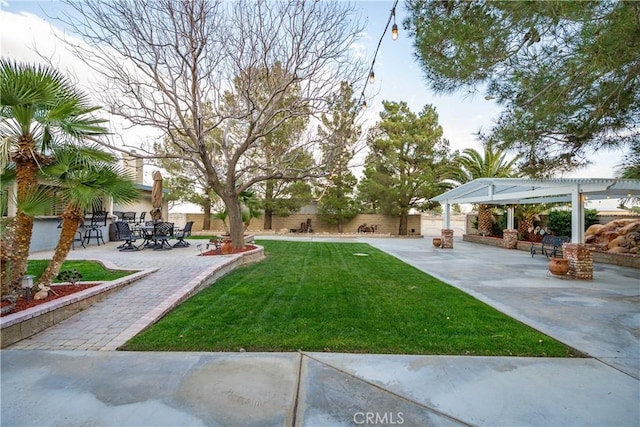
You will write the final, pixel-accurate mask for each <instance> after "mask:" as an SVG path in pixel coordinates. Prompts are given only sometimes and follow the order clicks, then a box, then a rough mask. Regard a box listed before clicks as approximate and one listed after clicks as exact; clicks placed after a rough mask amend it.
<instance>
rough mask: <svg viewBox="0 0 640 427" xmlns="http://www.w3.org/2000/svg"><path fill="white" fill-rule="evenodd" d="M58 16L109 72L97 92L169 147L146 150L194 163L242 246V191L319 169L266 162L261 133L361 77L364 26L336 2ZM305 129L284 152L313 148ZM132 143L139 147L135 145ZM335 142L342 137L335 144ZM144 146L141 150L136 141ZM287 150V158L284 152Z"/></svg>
mask: <svg viewBox="0 0 640 427" xmlns="http://www.w3.org/2000/svg"><path fill="white" fill-rule="evenodd" d="M68 4H69V6H70V7H72V8H73V9H75V12H74V13H73V14H68V15H66V16H65V17H63V18H61V19H62V20H64V21H65V23H66V24H67V26H68V27H70V28H72V29H73V31H74V32H75V33H77V34H79V35H80V36H81V37H82V39H83V40H84V42H85V43H86V45H74V46H72V48H73V49H74V51H75V54H76V55H78V56H79V57H81V58H82V59H83V60H84V62H85V63H87V64H88V65H89V66H91V67H92V68H93V69H95V70H96V71H97V72H98V73H99V74H100V75H101V76H102V77H103V79H104V82H105V86H104V87H103V88H101V89H102V90H101V92H102V94H103V97H104V99H103V101H104V102H105V103H106V104H107V105H108V106H109V108H110V110H111V112H112V113H113V114H116V115H118V116H122V117H125V118H126V119H128V120H129V121H130V122H131V123H132V124H133V125H143V126H151V127H153V128H155V129H160V130H162V131H163V132H164V133H165V134H166V135H167V136H168V137H169V138H170V145H171V148H172V149H171V150H167V151H165V152H164V153H153V152H151V151H149V152H147V153H146V155H147V156H158V155H161V156H165V157H173V158H176V159H180V160H181V161H185V162H188V163H190V164H191V165H192V166H193V168H194V169H195V170H197V171H198V173H199V174H201V175H202V176H203V177H204V181H205V182H206V183H207V186H209V187H210V188H212V189H213V190H214V191H215V192H216V193H217V194H218V195H219V196H220V197H221V198H222V200H223V201H224V203H225V205H226V207H227V211H228V219H229V224H230V230H231V237H232V240H233V244H234V246H236V247H240V246H243V245H244V237H243V224H242V215H241V207H240V201H239V197H238V196H239V195H240V193H242V192H243V191H245V190H247V189H248V188H250V187H251V186H252V185H254V184H255V183H257V182H261V181H264V180H267V179H272V178H285V179H287V178H288V179H291V178H303V177H305V176H312V175H314V174H317V173H318V172H319V171H322V170H325V168H323V166H322V165H321V164H316V165H315V168H316V169H315V170H311V169H310V170H304V171H301V170H297V169H293V168H289V165H288V164H287V161H291V160H292V159H293V160H295V156H284V155H283V156H282V157H281V159H282V161H281V162H275V163H272V164H269V165H268V166H267V165H265V164H264V163H263V162H261V161H260V158H259V157H257V155H256V154H257V153H259V150H258V149H257V147H258V146H259V144H260V141H261V140H262V139H263V138H264V137H266V136H267V135H270V134H271V133H273V132H275V131H277V130H278V129H279V128H280V127H281V126H283V125H284V124H285V123H286V122H287V121H288V120H290V119H292V118H298V117H313V116H317V115H318V114H319V113H321V112H324V111H326V110H327V108H328V107H327V100H328V99H330V96H331V94H332V93H333V92H335V91H337V90H339V83H340V82H341V81H347V82H350V83H354V82H356V80H357V79H359V78H360V77H361V76H362V74H363V72H362V70H363V67H362V64H361V63H359V62H358V61H357V60H356V59H355V57H354V56H353V55H352V54H351V43H352V42H353V41H354V40H355V39H356V38H357V36H358V34H359V33H360V31H361V28H360V27H359V22H358V21H359V19H358V17H357V16H356V14H355V10H354V8H353V5H350V4H348V3H345V2H341V1H330V2H329V1H328V2H318V1H259V0H258V1H255V0H239V1H234V2H221V1H217V0H211V1H209V0H182V1H181V0H111V1H103V0H85V1H83V2H75V1H73V2H71V1H69V2H68ZM322 143H323V141H319V140H317V138H314V137H313V136H312V134H311V133H307V134H306V135H305V137H303V138H300V139H299V140H298V141H292V143H291V144H290V147H289V148H290V150H291V152H296V151H314V150H315V151H316V152H320V151H321V150H319V145H321V144H322ZM138 149H139V147H138ZM335 149H337V150H339V149H340V147H335ZM138 152H139V151H138ZM285 160H286V161H285Z"/></svg>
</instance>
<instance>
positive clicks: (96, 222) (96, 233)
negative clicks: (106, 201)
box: [82, 211, 108, 246]
mask: <svg viewBox="0 0 640 427" xmlns="http://www.w3.org/2000/svg"><path fill="white" fill-rule="evenodd" d="M107 215H108V213H107V212H106V211H96V212H94V213H93V215H92V216H91V223H90V224H89V225H85V229H86V231H85V232H84V239H83V241H82V243H84V242H87V244H89V243H91V238H92V237H93V238H95V239H96V243H97V244H98V246H100V241H101V240H102V244H103V245H104V238H103V237H102V227H106V226H107Z"/></svg>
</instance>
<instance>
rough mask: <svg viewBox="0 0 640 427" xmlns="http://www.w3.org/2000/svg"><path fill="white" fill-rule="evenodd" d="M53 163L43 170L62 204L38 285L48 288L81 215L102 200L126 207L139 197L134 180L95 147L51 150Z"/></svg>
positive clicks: (63, 257) (80, 220)
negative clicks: (55, 239)
mask: <svg viewBox="0 0 640 427" xmlns="http://www.w3.org/2000/svg"><path fill="white" fill-rule="evenodd" d="M53 155H54V157H55V159H56V162H55V163H54V164H53V165H51V166H47V167H45V168H44V169H43V175H44V177H45V179H47V180H50V181H51V182H52V183H53V184H54V185H55V186H56V187H57V188H58V190H57V196H58V197H60V198H61V199H62V200H64V201H65V209H64V212H63V213H62V215H61V216H62V224H61V230H60V239H59V240H58V245H57V246H56V249H55V252H54V254H53V258H52V259H51V262H50V263H49V266H48V267H47V269H46V270H45V271H44V273H43V274H42V276H41V277H40V279H39V281H38V284H44V285H47V286H48V285H49V284H51V282H52V281H53V279H54V278H55V277H56V276H57V275H58V273H59V272H60V267H61V266H62V263H63V262H64V260H65V259H66V258H67V255H68V254H69V251H70V250H71V246H72V244H73V239H74V238H75V234H76V231H77V230H78V226H79V225H80V224H81V223H82V221H83V219H84V212H85V211H86V210H89V209H93V210H95V209H96V207H98V206H100V205H101V203H102V201H103V200H104V199H105V197H111V198H112V199H113V201H114V202H115V203H127V202H130V201H132V200H135V199H136V198H138V196H139V194H140V193H139V191H138V190H137V189H136V187H135V185H134V178H133V177H131V176H128V175H126V174H125V173H124V171H123V170H122V169H121V168H120V167H118V166H117V159H116V158H115V157H114V156H113V155H111V154H109V153H106V152H104V151H101V150H99V149H98V148H97V147H75V146H65V147H62V148H58V149H56V150H54V152H53Z"/></svg>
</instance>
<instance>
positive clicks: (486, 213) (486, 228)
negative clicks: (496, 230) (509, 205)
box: [478, 205, 493, 235]
mask: <svg viewBox="0 0 640 427" xmlns="http://www.w3.org/2000/svg"><path fill="white" fill-rule="evenodd" d="M492 224H493V221H492V214H491V208H490V207H489V205H478V232H479V233H480V234H482V235H485V234H491V229H492V228H493V227H492Z"/></svg>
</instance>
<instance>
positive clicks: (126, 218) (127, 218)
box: [122, 212, 136, 224]
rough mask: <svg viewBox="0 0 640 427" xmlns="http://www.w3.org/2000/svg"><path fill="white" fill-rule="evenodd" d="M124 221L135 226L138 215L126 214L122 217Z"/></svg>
mask: <svg viewBox="0 0 640 427" xmlns="http://www.w3.org/2000/svg"><path fill="white" fill-rule="evenodd" d="M122 221H126V222H128V223H129V224H133V223H135V222H136V213H135V212H125V213H124V214H123V215H122Z"/></svg>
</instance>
